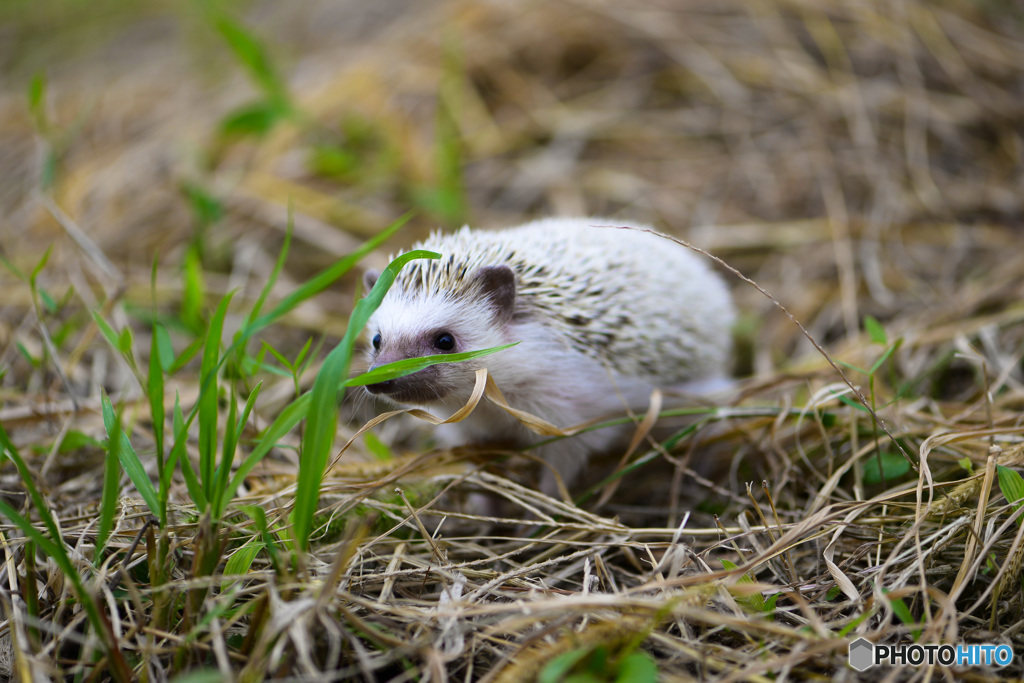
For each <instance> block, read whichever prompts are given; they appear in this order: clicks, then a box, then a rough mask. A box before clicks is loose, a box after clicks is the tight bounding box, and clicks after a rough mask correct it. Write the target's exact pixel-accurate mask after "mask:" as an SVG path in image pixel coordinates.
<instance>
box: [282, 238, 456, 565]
mask: <svg viewBox="0 0 1024 683" xmlns="http://www.w3.org/2000/svg"><path fill="white" fill-rule="evenodd" d="M440 256H441V255H440V254H435V253H433V252H429V251H423V250H416V251H411V252H409V253H407V254H403V255H402V256H399V257H398V258H396V259H395V260H394V261H392V262H391V263H390V264H389V265H388V267H387V268H385V269H384V272H382V273H381V274H380V277H379V278H378V279H377V283H376V284H375V285H374V286H373V289H372V290H370V293H369V294H367V295H366V297H364V298H363V299H361V300H360V301H359V302H358V303H356V306H355V309H354V310H353V311H352V316H351V318H349V322H348V328H347V329H346V330H345V336H344V337H343V338H342V340H341V343H339V344H338V346H337V347H336V348H335V349H334V350H333V351H331V352H330V353H329V354H328V355H327V358H326V360H324V364H323V366H322V367H321V368H320V372H319V373H317V376H316V379H315V380H314V382H313V389H312V392H311V394H312V396H311V399H310V405H309V411H308V414H307V419H306V430H305V433H304V434H303V438H302V454H301V457H300V459H299V479H298V485H297V488H296V492H295V507H294V508H293V510H292V524H293V533H294V538H295V541H296V545H297V549H298V550H299V551H301V552H305V550H306V549H307V548H308V545H309V535H310V532H311V531H312V529H311V527H312V523H313V516H314V514H315V513H316V509H317V505H318V503H319V498H320V496H319V493H320V479H321V477H323V473H324V468H325V467H326V466H327V458H328V456H329V454H330V450H331V446H332V444H333V443H334V434H335V431H336V428H337V423H338V402H339V400H340V398H341V396H342V395H343V394H344V387H342V386H341V385H342V383H343V382H344V381H345V379H346V376H347V375H348V369H349V364H350V363H351V361H352V350H353V348H354V347H355V343H356V339H358V337H359V334H360V333H361V332H362V331H363V328H364V327H365V326H366V322H367V321H368V320H369V319H370V316H371V315H372V314H373V312H374V311H375V310H377V307H378V306H380V302H381V300H382V299H383V298H384V295H385V294H386V293H387V291H388V289H390V287H391V285H392V284H393V283H394V281H395V276H396V275H397V274H398V271H399V270H400V269H401V268H402V266H404V265H405V264H406V263H408V262H409V261H411V260H413V259H420V258H440Z"/></svg>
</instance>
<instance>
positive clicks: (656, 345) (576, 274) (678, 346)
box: [364, 218, 734, 494]
mask: <svg viewBox="0 0 1024 683" xmlns="http://www.w3.org/2000/svg"><path fill="white" fill-rule="evenodd" d="M614 225H616V223H615V222H614V221H610V220H607V219H598V218H571V219H570V218H548V219H543V220H537V221H534V222H531V223H527V224H525V225H522V226H519V227H515V228H509V229H505V230H500V231H482V230H471V229H470V228H469V227H468V226H467V227H463V228H462V229H460V230H458V231H456V232H454V233H451V234H441V233H434V234H433V235H431V236H430V237H429V238H428V239H426V240H424V241H422V242H421V243H419V244H417V245H415V246H414V247H413V248H414V249H427V250H430V251H434V252H438V253H440V254H441V258H440V259H438V260H415V261H411V262H410V263H409V264H407V265H406V266H405V267H404V268H403V269H402V270H401V271H400V272H399V274H398V276H397V278H396V280H395V282H394V284H393V285H392V287H391V289H390V290H389V291H388V293H387V294H386V295H385V297H384V299H383V301H382V302H381V305H380V307H379V308H378V309H377V311H376V312H375V313H374V314H373V316H372V317H371V318H370V320H369V322H368V324H367V334H368V337H369V339H370V344H369V346H368V360H369V363H370V367H371V368H373V367H377V366H379V365H383V364H385V363H390V362H393V361H397V360H401V359H405V358H412V357H418V356H426V355H433V354H445V353H457V352H462V351H470V350H476V349H486V348H490V347H494V346H499V345H502V344H508V343H510V342H519V344H517V345H516V346H513V347H511V348H508V349H506V350H504V351H500V352H498V353H495V354H493V355H490V356H484V357H480V358H475V359H471V360H468V361H463V362H459V363H450V364H449V363H442V364H438V365H433V366H430V367H428V368H425V369H423V370H420V371H419V372H416V373H413V374H411V375H407V376H405V377H401V378H398V379H393V380H389V381H386V382H381V383H379V384H371V385H368V386H367V387H366V388H367V390H368V391H369V392H370V393H371V394H374V395H376V396H378V397H380V398H384V399H386V400H388V401H390V402H392V403H395V404H399V405H412V406H419V407H424V408H428V409H440V410H447V411H448V412H451V411H454V410H457V409H458V408H460V407H461V406H462V405H464V404H465V402H466V401H467V399H468V398H469V396H470V394H471V392H472V389H473V386H474V381H475V372H476V370H477V369H478V368H480V367H486V368H487V370H488V372H489V373H490V374H491V376H492V377H493V378H494V380H495V381H496V383H497V385H498V387H499V388H500V389H501V390H502V393H503V394H504V395H505V398H506V399H507V401H508V402H509V404H510V405H511V406H512V407H514V408H518V409H520V410H525V411H527V412H530V413H532V414H534V415H537V416H539V417H542V418H544V419H546V420H548V421H549V422H552V423H554V424H556V425H558V426H560V427H569V426H573V425H578V424H580V423H583V422H586V421H589V420H594V419H599V418H608V417H614V416H621V415H622V414H624V412H625V410H626V409H627V408H628V409H630V410H638V411H642V410H644V409H646V408H647V406H648V405H649V402H650V398H651V393H652V391H653V390H654V389H655V388H661V389H665V390H668V391H681V392H684V393H691V394H692V393H704V391H705V390H709V389H712V388H719V387H721V386H723V385H725V384H727V383H728V379H727V378H728V374H727V366H728V364H729V363H730V356H731V327H732V323H733V318H734V311H733V306H732V298H731V296H730V293H729V290H728V288H727V287H726V285H725V283H724V282H723V281H722V280H721V278H720V277H719V276H718V275H717V273H715V272H714V271H713V270H712V269H711V267H710V266H709V265H708V263H707V262H706V261H705V260H704V259H703V258H702V257H700V256H698V255H697V254H696V253H694V252H692V251H691V250H689V249H687V248H685V247H683V246H680V245H678V244H676V243H674V242H672V241H670V240H667V239H665V238H663V237H659V236H658V235H656V234H651V233H649V232H643V231H642V230H649V229H650V228H648V227H647V226H633V227H636V228H639V229H636V230H627V229H621V228H616V227H611V226H614ZM619 225H621V223H619ZM379 274H380V273H379V272H378V271H368V272H367V273H366V274H365V277H364V284H365V286H366V287H367V289H369V288H370V287H372V286H373V284H374V283H375V282H376V281H377V278H378V276H379ZM622 429H626V428H620V429H619V431H618V432H617V431H616V430H614V429H612V430H608V429H600V430H594V431H590V432H585V433H582V434H578V435H576V436H574V437H570V438H566V439H561V440H558V441H554V442H551V443H548V444H545V445H543V446H541V447H540V448H539V449H538V455H540V456H541V457H542V458H543V459H544V461H545V462H547V463H548V464H550V465H551V468H553V469H554V470H555V471H556V472H557V474H558V476H560V477H561V479H562V480H563V482H565V483H566V484H567V485H569V484H572V482H573V481H574V480H576V479H577V477H578V475H579V474H580V473H581V471H582V470H583V468H584V467H585V466H586V465H587V463H588V459H589V456H590V455H592V454H594V453H595V452H600V451H606V450H608V449H610V448H611V447H612V446H613V444H614V442H615V441H616V440H619V439H621V438H622V436H623V432H622V431H621V430H622ZM626 433H628V432H626ZM436 437H437V439H438V441H439V442H440V443H441V444H442V445H445V446H449V447H454V446H458V445H466V444H486V443H494V442H499V443H503V444H510V445H514V446H527V445H530V444H533V443H535V442H537V441H539V440H540V439H541V438H542V437H539V436H537V435H536V434H533V433H532V432H530V431H529V430H527V429H526V428H525V427H523V426H522V425H521V424H520V423H519V422H518V421H517V420H515V419H514V418H513V417H511V416H510V415H509V414H508V413H507V412H506V411H504V410H502V409H501V408H499V407H498V406H495V405H493V404H491V403H489V402H487V401H484V402H481V403H480V404H479V405H478V406H477V407H476V409H475V411H474V412H473V413H472V414H471V415H470V416H469V417H468V418H466V419H465V420H463V421H462V422H459V423H454V424H448V425H442V426H441V427H438V428H437V433H436ZM551 468H545V469H544V472H543V474H542V475H541V490H542V491H544V492H546V493H549V494H553V493H555V492H557V490H558V484H557V479H556V478H555V475H554V473H553V472H551V471H550V470H551Z"/></svg>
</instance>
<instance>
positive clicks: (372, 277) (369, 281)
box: [363, 270, 380, 296]
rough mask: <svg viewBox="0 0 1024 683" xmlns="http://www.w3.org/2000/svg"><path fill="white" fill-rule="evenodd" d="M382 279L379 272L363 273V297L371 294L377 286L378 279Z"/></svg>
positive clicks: (369, 271)
mask: <svg viewBox="0 0 1024 683" xmlns="http://www.w3.org/2000/svg"><path fill="white" fill-rule="evenodd" d="M379 277H380V271H379V270H368V271H366V272H365V273H363V296H366V295H367V294H369V293H370V290H371V289H373V286H374V285H375V284H377V278H379Z"/></svg>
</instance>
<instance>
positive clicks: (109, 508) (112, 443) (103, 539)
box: [93, 415, 122, 565]
mask: <svg viewBox="0 0 1024 683" xmlns="http://www.w3.org/2000/svg"><path fill="white" fill-rule="evenodd" d="M113 423H114V433H113V434H112V435H111V436H110V438H109V439H107V456H106V459H105V462H104V466H103V494H102V496H101V498H100V519H99V523H98V524H97V527H96V552H95V553H94V554H93V559H94V561H95V562H96V564H97V565H99V564H102V562H103V549H104V547H106V545H107V539H108V538H109V537H110V532H111V530H112V529H113V528H114V515H115V514H116V512H117V500H118V498H119V497H120V495H121V466H120V464H119V461H120V459H121V453H120V450H121V435H122V432H121V416H120V415H117V416H116V417H115V419H114V421H113Z"/></svg>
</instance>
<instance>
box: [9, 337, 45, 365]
mask: <svg viewBox="0 0 1024 683" xmlns="http://www.w3.org/2000/svg"><path fill="white" fill-rule="evenodd" d="M14 346H15V348H17V349H18V353H20V354H21V357H22V358H24V359H25V360H27V361H28V364H29V365H31V366H32V367H34V368H38V367H39V366H40V365H42V359H39V358H36V357H35V356H33V355H32V352H31V351H29V350H28V348H27V347H26V346H25V345H24V344H22V343H21V342H20V341H16V342H14Z"/></svg>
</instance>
